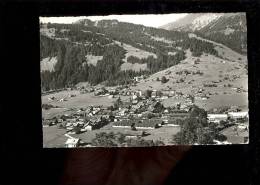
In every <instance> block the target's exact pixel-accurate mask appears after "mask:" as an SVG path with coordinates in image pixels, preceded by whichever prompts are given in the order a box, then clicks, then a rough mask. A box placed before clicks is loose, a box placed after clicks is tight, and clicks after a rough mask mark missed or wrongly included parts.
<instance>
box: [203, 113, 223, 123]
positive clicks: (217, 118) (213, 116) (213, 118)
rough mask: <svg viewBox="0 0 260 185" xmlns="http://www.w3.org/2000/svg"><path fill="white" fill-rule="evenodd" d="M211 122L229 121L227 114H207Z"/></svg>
mask: <svg viewBox="0 0 260 185" xmlns="http://www.w3.org/2000/svg"><path fill="white" fill-rule="evenodd" d="M207 118H208V120H209V122H213V123H220V121H227V119H228V115H227V114H208V116H207Z"/></svg>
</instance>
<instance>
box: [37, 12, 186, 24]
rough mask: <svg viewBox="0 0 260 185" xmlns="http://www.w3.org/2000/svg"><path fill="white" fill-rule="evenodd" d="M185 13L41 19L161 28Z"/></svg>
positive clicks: (41, 19)
mask: <svg viewBox="0 0 260 185" xmlns="http://www.w3.org/2000/svg"><path fill="white" fill-rule="evenodd" d="M185 15H187V14H185V13H179V14H145V15H108V16H78V17H40V21H41V22H43V23H48V22H50V23H65V24H70V23H73V22H75V21H77V20H79V19H90V20H92V21H96V20H102V19H116V20H118V21H121V22H130V23H134V24H142V25H144V26H150V27H160V26H162V25H165V24H167V23H170V22H173V21H175V20H177V19H179V18H182V17H184V16H185Z"/></svg>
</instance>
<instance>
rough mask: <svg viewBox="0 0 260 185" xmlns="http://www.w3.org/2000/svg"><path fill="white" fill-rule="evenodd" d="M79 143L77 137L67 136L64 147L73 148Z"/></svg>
mask: <svg viewBox="0 0 260 185" xmlns="http://www.w3.org/2000/svg"><path fill="white" fill-rule="evenodd" d="M78 145H79V139H78V138H72V137H71V138H68V139H67V141H66V143H65V147H66V148H75V147H77V146H78Z"/></svg>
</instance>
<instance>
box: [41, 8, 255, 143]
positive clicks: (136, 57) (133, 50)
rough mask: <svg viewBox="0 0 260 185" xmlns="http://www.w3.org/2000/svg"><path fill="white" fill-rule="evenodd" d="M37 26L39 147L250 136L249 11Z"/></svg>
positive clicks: (82, 19) (48, 21)
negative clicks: (38, 48)
mask: <svg viewBox="0 0 260 185" xmlns="http://www.w3.org/2000/svg"><path fill="white" fill-rule="evenodd" d="M39 23H40V30H39V34H40V76H41V103H42V104H41V105H42V128H43V147H44V148H84V147H152V146H168V145H231V144H248V143H249V142H250V141H249V106H248V60H247V22H246V13H244V12H238V13H171V14H136V15H135V14H132V15H130V14H122V15H106V16H74V17H68V16H64V17H39Z"/></svg>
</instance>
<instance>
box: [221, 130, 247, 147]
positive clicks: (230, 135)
mask: <svg viewBox="0 0 260 185" xmlns="http://www.w3.org/2000/svg"><path fill="white" fill-rule="evenodd" d="M235 127H236V126H232V127H228V128H226V129H224V130H222V131H221V133H222V134H223V135H225V136H226V137H227V141H228V142H230V143H232V144H243V143H244V137H248V136H249V132H248V131H243V130H239V129H238V130H237V131H235V130H234V128H235Z"/></svg>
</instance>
